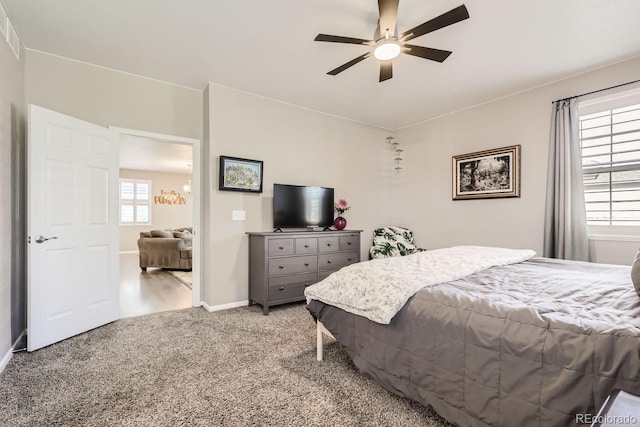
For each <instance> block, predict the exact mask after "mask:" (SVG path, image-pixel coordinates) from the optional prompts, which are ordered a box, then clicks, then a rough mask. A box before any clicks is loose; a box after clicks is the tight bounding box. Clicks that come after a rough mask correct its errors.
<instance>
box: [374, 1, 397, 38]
mask: <svg viewBox="0 0 640 427" xmlns="http://www.w3.org/2000/svg"><path fill="white" fill-rule="evenodd" d="M399 1H400V0H378V12H379V13H380V37H384V36H385V34H386V32H387V30H389V34H390V35H391V36H393V35H395V32H396V22H397V20H398V3H399Z"/></svg>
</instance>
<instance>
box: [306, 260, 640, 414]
mask: <svg viewBox="0 0 640 427" xmlns="http://www.w3.org/2000/svg"><path fill="white" fill-rule="evenodd" d="M308 309H309V311H310V312H311V313H312V314H313V316H314V317H316V318H317V319H319V320H320V321H321V322H322V323H323V324H324V325H325V326H326V327H327V329H329V330H330V331H331V332H332V333H333V334H334V336H335V337H336V339H337V340H338V342H339V343H340V344H342V345H343V346H344V347H345V348H346V350H347V352H348V353H349V355H350V357H351V358H352V359H353V362H354V364H355V365H356V366H357V367H358V369H360V370H361V371H362V372H363V373H364V374H366V375H368V376H370V377H372V378H373V379H374V380H375V381H377V382H378V383H379V384H381V385H382V386H383V387H385V388H386V389H388V390H390V391H392V392H394V393H397V394H399V395H401V396H406V397H409V398H411V399H414V400H417V401H419V402H421V403H423V404H425V405H429V406H432V407H433V408H434V409H435V410H436V411H437V412H438V413H439V414H440V415H441V416H443V417H444V418H446V419H447V420H449V421H451V422H453V423H456V424H459V425H461V426H484V425H490V426H556V425H558V426H564V425H575V424H576V415H579V414H595V412H596V410H597V408H598V407H599V406H600V405H601V404H602V403H603V402H604V399H605V398H606V396H607V395H608V394H609V393H610V392H611V391H612V390H614V389H616V388H621V389H624V390H626V391H629V392H631V393H634V394H640V297H638V295H637V294H636V293H635V290H634V288H633V285H632V284H631V281H630V278H629V267H619V266H611V265H601V264H590V263H580V262H569V261H558V260H551V259H544V258H534V259H532V260H530V261H526V262H523V263H519V264H514V265H509V266H503V267H492V268H489V269H487V270H484V271H481V272H479V273H475V274H473V275H470V276H467V277H465V278H463V279H459V280H454V281H450V282H446V283H442V284H438V285H433V286H430V287H427V288H424V289H422V290H420V291H419V292H418V293H416V294H415V295H414V296H413V298H411V299H410V300H409V301H408V302H407V304H406V305H405V306H404V308H402V310H400V311H399V312H398V314H397V315H396V316H395V317H394V318H393V320H392V321H391V323H390V324H388V325H383V324H379V323H375V322H372V321H370V320H368V319H366V318H364V317H361V316H357V315H354V314H349V313H347V312H345V311H343V310H341V309H339V308H336V307H333V306H330V305H326V304H324V303H321V302H319V301H315V300H313V301H310V303H309V304H308Z"/></svg>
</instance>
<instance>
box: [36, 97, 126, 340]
mask: <svg viewBox="0 0 640 427" xmlns="http://www.w3.org/2000/svg"><path fill="white" fill-rule="evenodd" d="M28 120H29V122H28V123H29V133H28V146H27V147H28V148H27V150H28V155H27V156H28V157H27V159H28V169H27V170H28V174H29V178H28V195H27V204H28V205H27V206H28V207H27V211H28V220H27V223H28V224H27V227H28V235H29V237H28V238H29V243H28V276H27V281H28V292H27V331H28V334H27V350H29V351H33V350H37V349H39V348H41V347H44V346H47V345H49V344H52V343H55V342H58V341H61V340H63V339H66V338H69V337H71V336H74V335H77V334H79V333H81V332H84V331H87V330H89V329H92V328H95V327H98V326H100V325H104V324H105V323H109V322H112V321H114V320H116V319H117V318H118V316H119V303H118V267H119V263H118V206H117V201H118V199H117V194H118V173H119V171H118V145H117V140H116V137H115V133H114V132H112V131H111V130H109V129H106V128H103V127H100V126H97V125H95V124H92V123H87V122H84V121H82V120H78V119H75V118H73V117H68V116H65V115H63V114H59V113H56V112H54V111H49V110H46V109H44V108H41V107H37V106H35V105H29V116H28Z"/></svg>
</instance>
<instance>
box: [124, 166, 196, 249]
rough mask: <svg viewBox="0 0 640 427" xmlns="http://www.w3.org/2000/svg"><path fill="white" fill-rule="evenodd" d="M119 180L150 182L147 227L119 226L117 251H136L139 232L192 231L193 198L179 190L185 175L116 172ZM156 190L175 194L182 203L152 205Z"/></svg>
mask: <svg viewBox="0 0 640 427" xmlns="http://www.w3.org/2000/svg"><path fill="white" fill-rule="evenodd" d="M120 178H131V179H146V180H150V181H151V199H152V202H151V225H121V226H120V251H121V252H130V251H135V252H137V251H138V243H137V242H138V238H139V237H140V232H141V231H151V230H164V229H167V228H171V229H174V228H182V227H192V226H193V224H192V222H193V221H192V218H193V216H192V215H193V195H192V194H187V193H185V192H184V190H183V186H184V185H185V184H186V183H187V175H186V174H177V173H167V172H154V171H143V170H133V169H120ZM160 190H164V191H167V192H170V191H171V190H175V191H177V192H178V193H180V194H181V195H182V196H184V197H185V199H186V202H187V203H186V204H184V205H163V204H155V203H153V197H154V196H157V195H160Z"/></svg>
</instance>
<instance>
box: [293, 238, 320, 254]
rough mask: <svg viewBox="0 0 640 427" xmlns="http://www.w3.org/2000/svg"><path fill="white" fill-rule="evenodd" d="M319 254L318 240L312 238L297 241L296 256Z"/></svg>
mask: <svg viewBox="0 0 640 427" xmlns="http://www.w3.org/2000/svg"><path fill="white" fill-rule="evenodd" d="M317 252H318V239H317V238H315V237H310V238H308V239H306V238H304V239H296V255H304V254H315V253H317Z"/></svg>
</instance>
